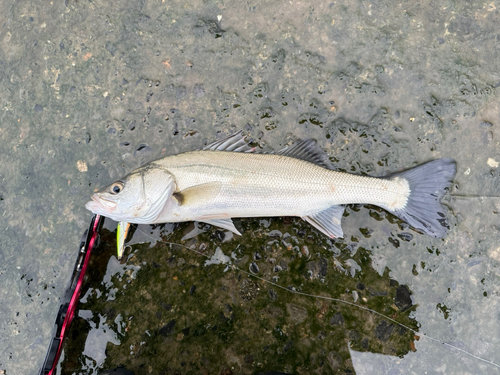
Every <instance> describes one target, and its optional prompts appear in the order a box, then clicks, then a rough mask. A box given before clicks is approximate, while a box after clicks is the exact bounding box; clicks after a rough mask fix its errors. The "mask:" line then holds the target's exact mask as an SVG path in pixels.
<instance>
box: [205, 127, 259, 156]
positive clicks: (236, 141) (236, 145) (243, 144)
mask: <svg viewBox="0 0 500 375" xmlns="http://www.w3.org/2000/svg"><path fill="white" fill-rule="evenodd" d="M203 150H206V151H232V152H254V151H255V147H250V146H249V145H248V142H247V141H246V139H245V136H244V135H243V130H240V131H238V132H236V133H233V134H231V135H230V136H228V137H226V138H223V139H219V140H218V141H215V142H213V143H210V144H209V145H207V146H205V147H203Z"/></svg>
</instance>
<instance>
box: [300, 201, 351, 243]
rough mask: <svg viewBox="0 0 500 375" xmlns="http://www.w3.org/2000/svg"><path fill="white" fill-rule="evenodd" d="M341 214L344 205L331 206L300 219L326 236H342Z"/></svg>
mask: <svg viewBox="0 0 500 375" xmlns="http://www.w3.org/2000/svg"><path fill="white" fill-rule="evenodd" d="M343 214H344V206H331V207H329V208H327V209H326V210H323V211H320V212H316V213H314V214H312V215H308V216H303V217H302V219H304V220H305V221H307V222H308V223H309V224H311V225H312V226H313V227H315V228H316V229H318V230H319V231H321V232H323V233H324V234H326V235H327V236H329V237H331V238H335V237H343V236H344V233H343V232H342V226H341V220H342V215H343Z"/></svg>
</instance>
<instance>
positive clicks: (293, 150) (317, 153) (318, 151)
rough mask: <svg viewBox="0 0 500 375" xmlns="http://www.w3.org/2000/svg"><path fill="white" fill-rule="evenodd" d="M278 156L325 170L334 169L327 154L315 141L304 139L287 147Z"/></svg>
mask: <svg viewBox="0 0 500 375" xmlns="http://www.w3.org/2000/svg"><path fill="white" fill-rule="evenodd" d="M277 154H278V155H284V156H289V157H291V158H295V159H300V160H304V161H308V162H310V163H313V164H316V165H319V166H321V167H323V168H327V169H334V167H333V165H332V163H331V162H330V160H329V159H328V155H327V154H326V152H325V151H324V150H323V149H322V148H321V147H320V146H319V145H318V144H317V143H316V141H315V140H314V139H304V140H302V141H297V142H295V143H294V144H292V145H290V146H288V147H285V148H284V149H283V150H280V151H278V152H277Z"/></svg>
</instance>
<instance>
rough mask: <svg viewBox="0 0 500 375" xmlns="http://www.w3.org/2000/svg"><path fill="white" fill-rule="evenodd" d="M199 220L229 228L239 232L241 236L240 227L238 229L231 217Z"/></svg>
mask: <svg viewBox="0 0 500 375" xmlns="http://www.w3.org/2000/svg"><path fill="white" fill-rule="evenodd" d="M198 221H201V222H203V223H207V224H210V225H213V226H214V227H219V228H222V229H227V230H229V231H231V232H233V233H235V234H237V235H238V236H241V233H240V232H239V231H238V229H236V227H235V226H234V223H233V221H232V220H231V219H206V220H198Z"/></svg>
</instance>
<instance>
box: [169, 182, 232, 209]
mask: <svg viewBox="0 0 500 375" xmlns="http://www.w3.org/2000/svg"><path fill="white" fill-rule="evenodd" d="M221 186H222V183H221V182H208V183H206V184H200V185H196V186H192V187H190V188H187V189H184V190H181V191H179V192H177V193H174V197H175V198H176V199H177V201H178V202H179V205H180V206H195V205H199V204H206V203H208V202H211V201H213V200H214V199H215V198H216V197H217V196H218V195H219V192H220V189H221Z"/></svg>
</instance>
